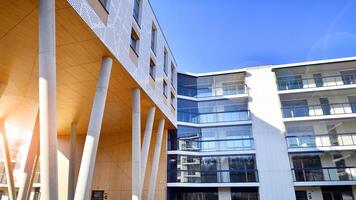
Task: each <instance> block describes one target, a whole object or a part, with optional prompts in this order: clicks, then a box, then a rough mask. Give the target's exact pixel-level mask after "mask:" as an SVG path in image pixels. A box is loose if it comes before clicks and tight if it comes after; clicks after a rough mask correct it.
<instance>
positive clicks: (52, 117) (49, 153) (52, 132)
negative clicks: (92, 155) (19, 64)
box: [38, 0, 58, 200]
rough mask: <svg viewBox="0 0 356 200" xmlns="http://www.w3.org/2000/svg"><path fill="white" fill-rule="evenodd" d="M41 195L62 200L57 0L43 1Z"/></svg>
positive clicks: (40, 102)
mask: <svg viewBox="0 0 356 200" xmlns="http://www.w3.org/2000/svg"><path fill="white" fill-rule="evenodd" d="M38 56H39V108H40V162H41V198H42V199H51V200H56V199H58V179H57V177H58V175H57V125H56V38H55V0H40V2H39V55H38Z"/></svg>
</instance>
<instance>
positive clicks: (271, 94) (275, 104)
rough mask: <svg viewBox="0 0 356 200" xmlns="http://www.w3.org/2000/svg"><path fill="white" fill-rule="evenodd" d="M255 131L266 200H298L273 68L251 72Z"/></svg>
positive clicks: (260, 178) (263, 195) (260, 174)
mask: <svg viewBox="0 0 356 200" xmlns="http://www.w3.org/2000/svg"><path fill="white" fill-rule="evenodd" d="M246 83H247V86H248V87H249V93H250V102H249V107H250V110H251V115H252V132H253V137H254V139H255V142H256V161H257V168H258V173H259V181H260V189H259V191H260V197H261V199H262V200H276V199H288V200H295V194H294V186H293V179H292V174H291V170H290V164H289V160H288V151H287V145H286V141H285V137H284V129H285V128H284V124H283V121H282V113H281V111H280V100H279V97H278V94H277V86H276V84H275V83H276V79H275V75H274V73H273V72H272V70H271V67H260V68H251V69H248V70H247V76H246Z"/></svg>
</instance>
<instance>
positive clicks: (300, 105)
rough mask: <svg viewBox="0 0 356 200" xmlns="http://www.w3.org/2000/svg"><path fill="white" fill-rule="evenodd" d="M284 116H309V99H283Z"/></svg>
mask: <svg viewBox="0 0 356 200" xmlns="http://www.w3.org/2000/svg"><path fill="white" fill-rule="evenodd" d="M282 106H283V108H282V110H283V116H284V117H286V118H288V117H304V116H309V107H308V102H307V100H291V101H282Z"/></svg>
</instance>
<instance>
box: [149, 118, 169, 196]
mask: <svg viewBox="0 0 356 200" xmlns="http://www.w3.org/2000/svg"><path fill="white" fill-rule="evenodd" d="M164 123H165V120H164V119H161V120H160V121H159V124H158V131H157V138H156V145H155V152H154V155H153V161H152V169H151V177H150V184H149V186H148V196H147V199H148V200H154V199H155V191H156V185H157V176H158V168H159V158H160V155H161V147H162V138H163V131H164Z"/></svg>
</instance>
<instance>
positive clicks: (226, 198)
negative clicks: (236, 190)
mask: <svg viewBox="0 0 356 200" xmlns="http://www.w3.org/2000/svg"><path fill="white" fill-rule="evenodd" d="M218 192H219V193H218V195H219V200H231V191H230V188H218Z"/></svg>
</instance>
